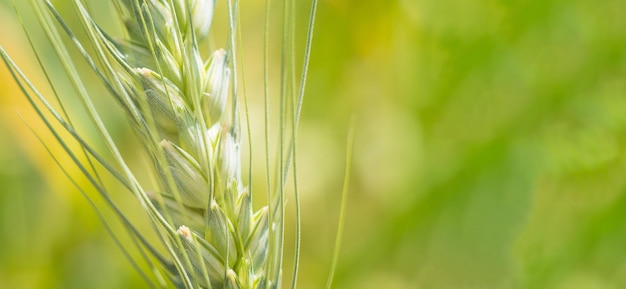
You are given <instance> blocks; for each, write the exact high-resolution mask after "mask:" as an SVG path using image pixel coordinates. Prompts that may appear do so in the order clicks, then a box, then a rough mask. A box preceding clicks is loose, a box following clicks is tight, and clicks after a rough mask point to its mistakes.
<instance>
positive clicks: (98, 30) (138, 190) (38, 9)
mask: <svg viewBox="0 0 626 289" xmlns="http://www.w3.org/2000/svg"><path fill="white" fill-rule="evenodd" d="M29 1H30V4H31V7H32V8H33V11H34V13H35V14H36V16H37V19H38V21H39V22H40V24H41V27H42V28H43V29H44V32H45V35H46V36H47V37H48V39H49V40H50V43H51V44H52V48H53V49H54V51H55V52H56V54H57V55H58V57H59V60H60V63H61V64H62V66H63V68H64V70H65V72H66V73H67V75H68V77H69V79H70V81H71V83H72V85H73V87H74V89H75V91H76V92H77V95H78V98H79V99H80V100H81V101H82V104H83V107H84V108H85V111H86V112H87V114H88V115H89V118H90V120H91V121H92V122H93V124H94V125H95V127H96V128H97V132H98V133H99V135H100V137H101V139H102V141H103V142H104V144H105V145H106V147H107V150H108V153H110V154H111V155H112V156H113V162H109V161H107V160H106V159H105V158H104V157H103V156H102V155H101V153H100V152H98V150H97V149H95V148H94V147H92V146H91V145H89V142H88V140H85V139H84V138H83V137H82V135H81V134H80V133H79V132H78V131H77V130H76V128H75V127H74V126H73V124H72V121H71V117H70V115H68V114H67V113H66V112H65V108H63V102H60V103H61V104H60V105H61V108H62V109H59V108H58V107H55V106H54V105H52V104H51V103H50V102H49V101H48V99H47V98H46V97H45V96H43V95H42V94H41V93H40V92H39V91H38V90H37V88H36V86H35V85H34V84H33V83H31V82H30V81H29V80H28V78H27V77H26V75H24V73H23V72H22V71H21V70H20V69H19V67H18V66H17V65H16V64H15V63H14V62H13V60H12V59H11V58H10V57H9V56H8V55H7V53H6V52H5V50H4V49H3V48H2V47H0V56H1V57H2V59H3V61H4V62H5V63H6V64H7V67H8V68H9V70H10V72H11V73H12V75H13V76H14V78H15V79H16V81H17V83H18V85H19V86H20V88H21V89H22V92H23V93H24V94H25V96H26V97H27V98H28V100H29V101H30V102H31V104H32V106H33V108H34V109H35V111H36V112H37V114H38V115H39V116H40V118H41V119H42V121H43V122H44V123H45V124H46V126H47V127H48V129H49V130H50V131H51V132H52V134H53V135H54V137H55V139H56V141H58V142H59V144H61V146H62V147H63V149H64V151H65V153H67V154H68V155H69V156H70V157H71V159H72V160H73V162H74V164H75V165H76V166H77V167H78V168H79V169H80V171H81V172H82V173H83V174H84V176H85V177H86V178H87V179H88V181H89V182H90V184H91V185H92V186H93V187H94V188H95V190H96V191H97V192H98V193H99V195H100V196H101V197H102V198H103V200H104V201H105V203H106V205H107V206H108V207H107V208H108V209H111V210H112V211H113V212H114V214H115V216H116V217H117V218H118V219H119V221H120V222H121V223H122V224H123V226H124V227H125V228H126V229H127V233H128V234H129V235H130V236H131V238H133V240H135V246H136V248H137V249H138V250H139V251H140V254H141V256H142V258H138V259H142V260H143V261H145V263H146V264H147V266H148V267H149V268H150V269H151V270H147V271H151V272H146V270H143V269H142V268H140V267H141V266H139V265H137V263H136V261H138V260H135V258H133V257H130V255H129V254H128V252H127V251H126V248H125V247H124V246H121V245H120V247H121V248H122V250H123V252H124V253H125V254H126V256H127V257H128V258H129V259H130V261H131V263H132V264H133V266H135V267H136V268H137V269H138V271H139V272H140V274H141V275H142V276H143V277H144V278H145V279H146V281H147V282H148V284H150V285H151V287H155V288H156V287H170V286H174V287H178V288H242V289H248V288H250V289H254V288H259V289H265V288H280V286H281V282H282V281H281V279H282V268H281V267H282V257H283V239H284V216H283V212H284V210H285V208H284V191H283V190H284V183H285V179H286V176H287V172H288V168H289V163H290V160H289V159H290V158H292V157H293V154H295V152H293V151H292V148H293V146H294V145H295V144H294V143H295V130H296V128H297V122H298V120H299V113H300V106H301V104H302V97H303V94H304V85H305V79H306V70H307V68H308V59H309V58H308V57H309V53H310V41H311V37H312V28H313V22H312V19H313V18H314V15H315V6H316V3H317V1H315V0H314V1H313V9H312V14H311V15H312V17H311V22H310V24H309V33H308V36H307V46H306V47H307V50H306V52H305V63H304V68H303V73H302V79H301V86H300V88H299V94H298V98H297V99H296V94H295V86H294V87H291V88H292V89H293V90H294V93H293V94H292V97H293V99H292V100H291V104H292V105H293V108H292V119H293V123H292V124H291V126H292V128H293V129H294V132H293V138H292V144H291V147H290V149H289V152H288V153H287V158H289V159H288V160H284V159H283V157H284V155H285V154H284V152H285V151H284V149H283V142H284V138H283V134H284V128H281V140H280V144H281V145H280V162H279V167H278V168H277V172H279V173H278V175H279V176H280V181H279V183H280V184H276V190H278V191H280V193H275V194H272V193H271V192H270V190H271V188H270V186H269V181H268V204H267V205H266V206H263V207H262V208H260V209H258V210H257V211H256V212H254V211H253V207H252V195H251V192H250V190H249V188H248V187H247V185H246V184H244V182H243V180H242V164H241V138H240V135H239V131H240V128H239V124H238V122H237V120H238V117H237V111H238V107H237V105H236V104H237V101H236V93H235V92H236V89H237V78H236V74H237V73H236V67H237V65H236V57H235V51H236V49H235V47H234V46H235V38H236V37H235V35H236V33H237V30H236V29H235V27H234V26H235V22H236V21H235V17H234V15H235V14H236V13H235V12H234V10H237V9H238V8H237V7H238V4H237V2H236V1H235V7H233V5H232V3H231V0H228V3H227V4H228V11H229V28H230V30H229V41H228V42H229V46H230V47H228V48H227V49H217V50H215V51H213V52H210V53H203V51H201V50H200V48H199V47H201V43H202V42H204V41H207V39H209V38H210V37H209V32H210V30H211V24H212V19H213V13H214V11H215V7H216V3H215V0H111V3H112V4H113V7H115V9H116V15H115V16H114V17H115V19H119V21H120V24H121V25H120V26H121V27H123V30H124V36H123V37H112V36H110V35H109V34H108V33H107V31H105V30H104V29H103V28H102V27H101V26H99V25H98V23H97V22H96V21H95V20H94V18H93V17H92V16H93V15H92V14H91V12H89V9H87V8H86V6H85V4H84V3H83V0H71V2H72V4H73V5H74V7H75V8H76V11H77V14H78V16H79V19H80V23H81V24H82V28H84V30H85V31H86V32H87V37H88V41H81V40H79V39H78V37H76V33H75V32H74V29H73V28H72V27H71V25H69V24H68V22H66V19H65V18H64V17H63V16H61V14H60V13H59V12H58V11H57V10H56V8H55V6H54V5H53V4H52V3H51V2H50V1H49V0H29ZM285 3H287V2H285ZM289 3H291V4H290V5H294V3H293V2H289ZM291 7H292V8H290V9H293V7H295V6H291ZM266 9H267V13H269V2H267V6H266ZM285 11H287V10H285ZM18 14H19V12H18ZM267 15H269V14H266V16H267ZM268 23H269V20H266V31H267V25H268ZM26 31H27V36H29V39H30V34H28V29H26ZM64 37H66V38H64ZM65 39H69V40H70V42H69V43H70V45H72V46H73V48H74V49H76V50H77V51H78V52H79V54H80V56H81V57H82V59H83V60H84V61H85V62H86V63H87V64H88V66H89V67H90V68H91V69H92V71H93V72H94V73H95V75H96V76H97V77H98V79H99V80H100V81H101V83H102V84H103V85H104V87H105V88H106V90H107V92H108V93H109V95H111V96H112V97H113V98H114V100H115V101H116V102H117V103H118V104H119V105H120V106H121V107H122V109H123V111H124V112H125V113H126V114H127V118H128V120H129V122H130V124H131V126H132V127H133V129H134V130H135V131H136V133H137V135H138V137H139V139H140V140H141V141H142V143H143V146H144V148H145V149H146V151H147V153H148V155H149V156H150V158H151V160H152V163H151V165H152V166H153V168H152V171H153V172H154V175H155V176H156V178H155V179H156V180H157V186H156V189H155V190H154V191H150V192H148V191H147V190H146V189H145V187H144V185H142V184H141V182H139V181H138V180H137V178H136V176H135V173H134V172H133V170H131V169H130V168H129V166H128V165H127V164H126V161H125V159H124V157H123V156H122V154H121V153H120V150H119V149H118V147H117V145H116V143H115V141H113V139H112V137H111V135H110V134H109V132H108V130H107V128H106V126H105V125H104V124H103V122H102V120H101V116H100V114H101V113H103V112H101V111H98V109H97V108H96V106H95V105H94V103H93V102H92V97H93V96H92V95H91V94H90V92H89V89H88V86H87V85H86V84H85V83H84V80H83V78H82V77H81V75H80V73H79V72H78V70H77V68H76V66H75V64H74V61H75V60H74V59H73V58H72V57H71V55H70V52H69V49H68V48H67V47H66V44H65V43H66V42H65V41H64V40H65ZM293 39H295V37H293V38H292V41H293ZM31 45H32V40H31ZM266 47H267V34H266ZM283 49H286V46H285V43H283ZM266 51H267V50H266ZM35 53H36V55H37V57H38V59H39V60H40V61H41V59H40V58H41V56H40V54H39V53H38V52H37V50H35ZM266 53H267V52H266ZM291 57H293V54H291ZM265 61H266V68H265V71H266V76H267V54H266V60H265ZM294 67H295V65H294ZM233 70H234V71H233ZM291 73H294V76H295V71H291ZM294 79H295V77H294ZM53 85H54V84H53ZM294 85H295V82H294ZM231 97H232V98H235V99H231ZM284 99H285V98H284V95H283V96H281V115H282V117H281V118H282V120H281V121H283V122H284V121H285V120H284V119H285V118H286V117H285V111H284V107H285V103H284ZM229 100H230V101H231V102H229ZM266 101H267V78H266ZM229 103H232V105H231V106H229V105H228V104H229ZM296 104H297V105H296ZM266 108H267V103H266ZM266 113H267V111H266ZM266 118H267V115H266ZM55 123H56V124H58V125H60V128H59V127H57V126H55ZM266 123H267V119H266ZM266 125H267V124H266ZM283 126H284V123H281V127H283ZM62 134H68V135H69V136H70V137H71V138H72V139H73V140H74V141H76V142H78V144H80V147H81V149H82V151H81V152H76V151H72V150H71V149H69V146H68V145H67V140H66V139H65V138H64V137H63V136H62ZM266 134H267V127H266ZM266 138H267V136H266ZM42 142H43V143H44V145H46V143H45V142H44V141H42ZM267 143H268V141H267V139H266V145H267ZM81 154H84V155H85V157H86V159H87V160H88V161H86V162H85V161H82V160H81V158H80V155H81ZM267 157H268V164H269V153H267ZM294 162H295V160H294ZM94 164H98V165H100V166H101V167H103V168H104V170H105V171H106V172H107V173H109V174H111V175H112V176H113V177H114V178H115V179H117V180H118V181H119V182H120V183H121V184H122V185H123V186H124V187H125V188H126V189H128V190H129V191H130V192H132V193H133V194H134V195H135V196H136V197H137V199H138V200H139V202H140V204H141V205H142V207H143V208H144V210H145V213H146V216H147V217H148V218H149V219H150V220H151V222H152V225H153V227H154V231H155V232H156V235H157V237H158V240H159V241H160V243H159V244H157V245H155V244H153V243H152V241H151V240H148V239H147V238H146V237H145V236H144V234H142V232H141V230H139V229H138V228H137V227H136V226H135V225H134V224H133V222H132V221H131V220H129V219H128V218H127V216H126V214H125V213H124V212H123V210H122V209H120V206H118V205H117V203H116V202H115V200H114V198H113V197H112V195H113V194H112V193H111V192H109V191H107V189H106V187H105V185H104V184H103V182H102V180H101V178H100V176H99V174H98V173H97V171H98V170H96V166H95V165H94ZM268 166H269V165H268ZM294 170H295V163H294ZM283 174H284V176H283ZM294 177H295V174H294ZM70 178H71V179H72V176H70ZM268 179H269V169H268ZM72 181H73V179H72ZM294 182H295V180H294ZM74 183H75V182H74ZM296 188H297V186H296ZM79 189H81V188H80V187H79ZM81 191H82V189H81ZM83 193H84V192H83ZM84 194H85V193H84ZM85 196H87V198H90V197H89V196H88V195H87V194H85ZM298 202H299V201H298V197H297V193H296V207H297V214H299V203H298ZM90 203H91V204H92V206H94V208H95V209H96V211H97V212H98V213H99V215H100V216H101V218H102V220H103V222H104V224H105V225H106V226H107V228H109V227H108V222H109V221H108V220H107V219H106V218H105V217H103V216H102V214H100V211H101V210H102V208H99V207H97V206H96V205H95V204H94V203H93V202H92V201H91V199H90ZM298 216H299V215H298ZM298 218H299V217H298ZM299 230H300V227H299V221H298V225H297V227H296V232H297V235H296V248H297V249H296V260H295V266H294V278H293V284H292V287H293V288H295V284H296V280H297V268H298V257H297V256H298V252H299V251H298V250H299ZM116 235H117V234H116V233H115V232H113V233H112V236H113V238H114V239H115V240H116V242H117V243H118V244H119V241H118V239H117V237H116ZM161 247H164V249H162V248H161ZM158 248H161V249H158Z"/></svg>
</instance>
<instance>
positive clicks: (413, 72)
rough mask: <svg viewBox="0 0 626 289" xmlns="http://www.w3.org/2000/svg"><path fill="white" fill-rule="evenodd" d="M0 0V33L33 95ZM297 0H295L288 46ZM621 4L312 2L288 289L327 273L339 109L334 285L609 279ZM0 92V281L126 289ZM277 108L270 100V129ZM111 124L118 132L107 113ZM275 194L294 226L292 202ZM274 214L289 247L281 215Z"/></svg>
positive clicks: (623, 87)
mask: <svg viewBox="0 0 626 289" xmlns="http://www.w3.org/2000/svg"><path fill="white" fill-rule="evenodd" d="M8 2H9V1H0V27H3V28H2V33H0V45H2V46H3V47H5V49H7V50H8V51H9V53H10V54H11V55H12V56H13V57H14V58H15V59H16V61H17V63H18V64H19V65H20V67H21V68H22V69H23V70H24V71H25V72H26V73H27V74H28V76H29V77H31V79H32V80H33V82H35V83H38V84H42V85H38V87H39V88H41V89H42V91H43V92H44V93H46V94H47V95H50V94H49V93H50V90H49V88H47V87H46V86H45V85H43V84H44V83H45V78H44V75H42V73H41V72H40V69H39V66H38V63H37V61H36V59H35V58H33V57H34V56H33V55H32V53H31V52H30V48H29V44H28V42H27V40H26V38H25V36H24V34H23V31H22V29H21V27H20V25H19V23H18V22H17V19H16V18H15V16H14V13H13V12H12V9H11V8H10V5H9V4H8ZM57 2H59V3H61V2H63V1H57ZM68 2H69V1H68ZM223 2H224V1H221V3H220V5H224V3H223ZM63 3H65V2H63ZM272 3H273V4H272V5H273V6H276V10H275V12H273V13H274V14H276V15H278V13H279V6H280V2H279V1H272ZM309 4H310V1H304V2H300V1H298V5H299V6H298V12H297V19H298V20H297V23H296V27H297V29H298V30H297V31H298V45H297V49H298V51H302V48H303V47H304V45H303V43H304V39H305V36H304V33H305V32H304V31H305V28H306V23H307V17H308V5H309ZM241 5H242V6H241V25H242V39H243V42H244V43H243V47H242V52H243V53H242V55H243V57H244V61H245V67H246V91H247V96H248V98H249V101H250V117H251V129H252V135H251V138H252V141H253V145H252V151H253V158H252V168H253V171H255V172H257V171H258V172H264V169H265V154H264V153H265V152H264V144H263V135H264V131H263V128H264V124H263V109H264V107H263V78H262V77H263V74H262V73H263V66H262V65H263V63H262V50H263V48H262V47H263V42H262V41H263V25H262V23H263V21H264V2H263V1H259V0H257V1H242V3H241ZM66 6H67V7H65V9H70V8H68V7H71V5H69V4H68V5H66ZM623 11H626V3H624V1H619V0H604V1H596V2H593V1H584V0H572V1H567V2H563V1H556V0H547V1H540V0H526V1H498V0H477V1H462V0H450V1H433V0H396V1H363V0H361V1H358V0H328V1H320V3H319V10H318V15H317V16H318V18H317V22H316V30H315V38H314V43H313V47H312V48H313V50H312V58H311V67H310V71H309V80H308V83H307V93H306V96H305V101H304V107H303V114H302V122H301V126H300V131H299V134H298V163H297V164H298V178H299V187H300V192H301V194H302V202H303V207H302V210H303V220H302V222H303V223H302V224H303V235H302V237H303V241H302V256H301V257H302V258H301V262H302V264H301V271H300V276H299V287H298V288H302V289H308V288H322V287H323V286H324V284H325V282H326V278H327V276H328V270H329V267H330V260H331V256H332V250H333V242H334V238H335V234H336V222H337V219H338V215H339V207H340V194H341V187H342V182H343V175H342V174H343V170H344V161H345V157H346V155H345V154H346V151H345V145H346V139H347V132H348V127H349V122H350V118H351V117H352V116H353V115H354V116H356V118H357V120H358V121H357V138H356V143H355V147H354V161H353V163H352V166H353V167H352V169H353V170H352V172H353V174H352V176H351V186H350V192H349V202H348V204H347V219H346V225H345V230H346V231H345V235H344V238H343V243H342V251H341V255H340V258H339V264H338V270H337V274H336V278H335V283H334V286H333V288H365V289H368V288H372V289H373V288H390V289H394V288H427V289H431V288H442V289H443V288H446V289H447V288H559V289H561V288H562V289H578V288H580V289H586V288H626V249H625V248H626V247H625V246H624V244H626V178H625V177H624V172H626V154H625V149H626V98H625V96H626V77H625V76H626V37H624V33H625V32H626V17H623V15H622V14H623ZM225 19H227V17H226V16H225V15H217V16H216V23H222V24H223V23H224V21H225ZM272 19H274V18H272ZM275 19H276V20H273V22H272V27H273V28H272V30H271V31H270V32H271V33H270V35H271V39H272V44H271V47H270V48H271V51H272V52H271V55H270V56H271V61H272V62H271V65H270V70H271V74H272V77H273V81H277V80H278V77H277V75H278V71H279V67H280V54H279V52H278V49H279V47H280V37H279V36H280V29H279V28H280V27H278V25H279V24H280V21H279V20H280V19H279V17H276V18H275ZM31 20H32V19H31ZM29 21H30V20H29ZM216 27H222V26H219V25H218V26H216ZM225 31H226V29H224V30H220V31H218V32H216V38H218V39H222V38H220V37H222V36H223V35H225V33H226V32H225ZM36 37H42V36H41V35H36ZM44 55H45V56H46V57H53V54H52V53H50V52H48V53H47V54H44ZM301 56H302V53H301V52H299V53H298V57H299V58H298V61H300V60H299V59H301ZM51 67H54V64H51ZM57 69H58V67H57ZM272 83H273V84H272V85H271V86H270V91H271V92H272V95H273V97H276V95H277V92H278V91H279V89H280V87H279V86H278V85H276V83H277V82H272ZM273 100H275V99H273ZM0 102H1V104H2V113H1V116H0V119H1V120H2V122H1V123H0V133H2V135H3V136H4V137H2V138H0V146H1V148H2V149H1V150H0V160H1V161H2V164H4V166H3V167H0V184H1V185H2V188H3V191H2V193H0V288H142V287H143V286H144V285H143V283H142V281H141V280H140V278H139V277H138V276H137V274H136V273H135V272H134V271H133V270H132V268H131V267H130V266H129V265H128V264H127V262H126V261H125V259H124V258H123V257H122V255H121V253H119V250H118V249H117V248H116V247H115V246H114V244H113V242H112V241H111V239H110V237H108V236H107V234H106V232H105V231H104V229H103V228H102V225H101V224H100V223H99V221H98V218H97V217H96V215H95V213H94V212H93V210H92V209H91V208H90V207H89V205H88V204H87V203H86V202H85V201H84V199H83V198H82V197H81V195H80V194H79V193H78V192H77V191H76V190H75V189H74V188H73V187H72V185H71V183H69V182H68V181H67V180H66V178H65V176H64V175H63V173H62V171H60V170H59V169H58V168H57V167H56V165H55V164H54V162H53V160H52V159H51V158H50V157H49V156H48V154H47V152H46V151H45V149H44V148H43V147H42V146H41V144H40V143H39V142H38V141H37V140H36V138H35V137H34V135H33V134H32V133H31V132H30V131H29V130H28V129H27V127H26V126H25V125H24V123H23V121H21V120H20V118H19V117H18V116H17V113H19V114H20V115H22V116H23V117H24V119H25V120H26V122H27V123H28V124H29V125H32V126H33V127H34V130H35V131H36V132H38V133H42V134H43V135H44V136H45V138H46V140H50V142H49V143H51V144H55V141H52V140H51V139H50V135H49V134H46V129H45V128H44V127H43V126H42V124H41V122H39V121H38V120H37V116H36V115H35V114H34V112H33V111H32V110H31V109H30V108H29V107H30V106H29V105H28V103H27V102H26V99H25V98H24V97H23V96H22V95H21V93H20V92H19V90H18V89H17V86H15V84H14V81H13V80H12V78H11V76H10V75H8V72H7V70H6V69H5V68H2V69H0ZM77 107H80V106H78V105H75V106H73V108H77ZM277 114H278V113H277V110H276V107H273V108H272V110H271V119H272V121H273V122H274V123H275V122H276V120H277V119H278V115H277ZM110 121H111V122H112V123H113V124H115V125H116V126H114V132H113V134H114V137H117V138H118V139H122V140H123V139H125V137H126V136H127V134H128V133H129V132H128V130H127V129H124V128H120V127H123V121H124V120H123V118H122V119H121V120H110ZM119 123H122V124H119ZM118 126H119V127H118ZM271 135H272V137H273V139H275V138H276V137H277V135H278V133H277V131H276V130H273V131H272V133H271ZM124 144H126V145H128V146H130V147H127V148H126V150H127V152H132V151H133V147H132V145H133V143H132V142H124ZM272 144H273V145H275V144H276V142H275V141H273V143H272ZM73 145H76V144H73ZM244 147H245V149H244V156H243V157H242V158H243V159H247V149H248V147H247V143H246V141H244ZM53 149H54V151H55V152H61V151H60V147H59V146H57V145H54V146H53ZM275 152H276V150H275V149H274V150H272V151H271V154H272V157H275ZM62 161H63V162H64V163H65V164H68V161H69V160H68V159H66V158H65V159H63V160H62ZM137 162H139V161H137ZM68 168H70V169H71V170H70V174H72V175H74V176H78V175H79V172H78V171H76V168H74V167H73V166H68ZM79 180H80V178H79ZM82 182H84V180H82ZM264 186H265V174H264V173H261V174H257V175H254V176H253V191H258V192H259V193H260V194H263V193H264ZM291 193H292V191H290V194H291ZM288 205H289V206H290V207H289V217H290V218H293V205H294V204H293V196H292V195H289V197H288ZM128 206H129V207H132V205H128ZM287 225H288V227H289V228H290V229H289V232H288V234H287V236H288V241H289V242H292V241H293V235H292V234H291V233H293V225H294V221H293V219H291V221H290V222H289V224H287ZM289 244H290V245H288V248H287V249H288V250H287V252H289V253H288V254H287V257H286V267H285V268H290V267H289V266H290V265H291V262H292V258H293V256H292V255H291V254H292V253H291V249H292V246H293V244H291V243H289ZM285 272H286V273H285V279H286V281H290V280H291V270H290V269H286V270H285Z"/></svg>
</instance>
